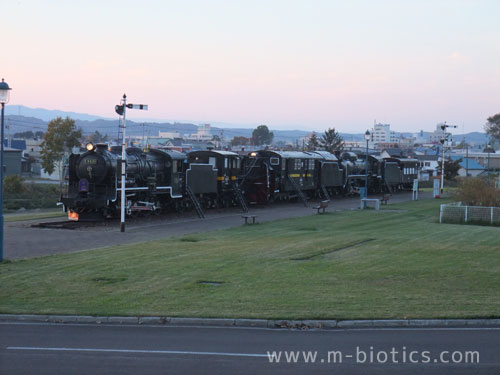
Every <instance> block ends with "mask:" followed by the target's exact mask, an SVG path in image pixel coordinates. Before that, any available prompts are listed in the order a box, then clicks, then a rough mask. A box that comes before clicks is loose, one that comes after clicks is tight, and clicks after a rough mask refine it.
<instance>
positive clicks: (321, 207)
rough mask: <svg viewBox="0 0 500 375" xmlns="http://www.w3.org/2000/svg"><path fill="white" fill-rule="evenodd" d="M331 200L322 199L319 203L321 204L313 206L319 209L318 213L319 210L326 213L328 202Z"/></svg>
mask: <svg viewBox="0 0 500 375" xmlns="http://www.w3.org/2000/svg"><path fill="white" fill-rule="evenodd" d="M329 202H330V201H321V203H320V204H319V206H316V207H312V209H313V210H318V215H319V210H321V209H322V210H323V213H325V210H326V209H327V207H328V203H329Z"/></svg>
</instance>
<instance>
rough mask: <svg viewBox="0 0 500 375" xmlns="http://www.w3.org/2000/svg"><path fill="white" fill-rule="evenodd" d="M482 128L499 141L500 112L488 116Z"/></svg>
mask: <svg viewBox="0 0 500 375" xmlns="http://www.w3.org/2000/svg"><path fill="white" fill-rule="evenodd" d="M484 130H485V131H486V133H487V134H489V135H490V137H491V138H494V139H496V140H497V141H500V113H497V114H496V115H494V116H491V117H488V122H487V124H486V125H484Z"/></svg>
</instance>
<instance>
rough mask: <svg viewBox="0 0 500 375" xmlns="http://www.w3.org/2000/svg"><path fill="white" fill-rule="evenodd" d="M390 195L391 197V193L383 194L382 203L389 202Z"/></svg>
mask: <svg viewBox="0 0 500 375" xmlns="http://www.w3.org/2000/svg"><path fill="white" fill-rule="evenodd" d="M390 197H391V195H390V194H384V195H382V198H380V202H381V203H382V204H387V201H388V200H389V198H390Z"/></svg>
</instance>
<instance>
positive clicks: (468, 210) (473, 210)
mask: <svg viewBox="0 0 500 375" xmlns="http://www.w3.org/2000/svg"><path fill="white" fill-rule="evenodd" d="M439 222H440V223H460V224H482V225H485V224H486V225H488V224H489V225H497V226H500V207H481V206H462V205H461V204H460V203H456V204H442V205H441V208H440V212H439Z"/></svg>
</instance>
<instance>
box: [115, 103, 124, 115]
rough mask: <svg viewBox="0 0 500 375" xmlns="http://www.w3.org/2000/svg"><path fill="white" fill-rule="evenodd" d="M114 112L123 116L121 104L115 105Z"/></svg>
mask: <svg viewBox="0 0 500 375" xmlns="http://www.w3.org/2000/svg"><path fill="white" fill-rule="evenodd" d="M115 112H116V113H118V115H120V116H123V105H115Z"/></svg>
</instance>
